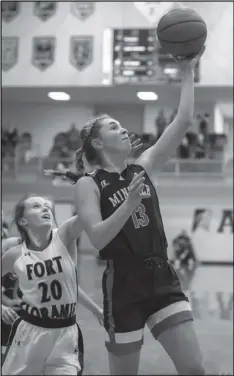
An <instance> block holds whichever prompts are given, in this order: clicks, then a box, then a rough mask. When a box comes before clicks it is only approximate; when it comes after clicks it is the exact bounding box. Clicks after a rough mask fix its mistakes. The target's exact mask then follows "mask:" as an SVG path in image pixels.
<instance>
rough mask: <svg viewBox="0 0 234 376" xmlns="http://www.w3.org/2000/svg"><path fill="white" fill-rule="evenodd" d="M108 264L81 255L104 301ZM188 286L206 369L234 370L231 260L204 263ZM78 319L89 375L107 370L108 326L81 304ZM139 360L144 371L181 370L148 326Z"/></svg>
mask: <svg viewBox="0 0 234 376" xmlns="http://www.w3.org/2000/svg"><path fill="white" fill-rule="evenodd" d="M104 268H105V266H104V265H103V264H100V263H97V260H96V259H95V257H94V256H90V255H89V256H88V255H87V256H84V255H82V256H80V266H79V270H80V285H81V287H82V288H83V289H84V290H85V291H86V292H87V293H88V294H89V295H90V296H91V297H92V298H93V299H94V300H95V301H96V302H97V303H98V304H100V305H101V304H102V294H101V278H102V272H103V270H104ZM182 283H183V284H184V286H185V287H187V288H188V287H189V290H188V293H187V295H188V296H189V297H190V301H191V304H192V309H193V314H194V317H195V326H196V329H197V334H198V338H199V341H200V344H201V347H202V351H203V355H204V361H205V367H206V372H207V373H209V374H216V375H218V374H219V373H220V374H221V373H222V374H229V375H233V268H232V266H201V267H199V268H198V269H197V270H196V272H195V274H194V275H193V276H192V280H190V283H188V281H187V280H186V278H184V277H183V276H182ZM77 316H78V322H79V324H80V327H81V329H82V332H83V336H84V344H85V369H84V375H108V374H109V371H108V361H107V353H106V349H105V345H104V329H103V328H102V327H100V325H99V323H98V322H97V321H96V320H95V318H94V317H93V316H92V314H90V313H89V312H87V311H86V310H85V308H83V307H82V306H78V315H77ZM144 338H145V340H144V346H143V349H142V354H141V361H140V369H139V374H140V375H146V374H147V375H159V374H160V375H161V374H176V371H175V368H174V366H173V364H172V362H171V360H170V359H169V358H168V356H167V354H166V353H165V351H164V350H163V349H162V347H161V346H160V344H159V343H158V342H156V341H155V340H154V339H153V338H152V336H151V334H150V332H149V331H148V329H147V328H146V329H145V336H144Z"/></svg>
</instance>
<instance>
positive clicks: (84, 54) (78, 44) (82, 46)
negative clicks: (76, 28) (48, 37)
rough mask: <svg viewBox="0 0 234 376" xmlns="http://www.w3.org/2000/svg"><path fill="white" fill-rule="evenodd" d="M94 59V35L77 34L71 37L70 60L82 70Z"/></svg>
mask: <svg viewBox="0 0 234 376" xmlns="http://www.w3.org/2000/svg"><path fill="white" fill-rule="evenodd" d="M92 61H93V37H92V36H81V37H80V36H77V37H75V36H74V37H71V39H70V62H71V64H72V65H73V66H74V67H75V68H76V69H78V70H79V71H82V70H83V69H85V68H87V67H88V66H89V65H90V64H91V63H92Z"/></svg>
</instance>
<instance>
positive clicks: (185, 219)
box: [162, 205, 233, 263]
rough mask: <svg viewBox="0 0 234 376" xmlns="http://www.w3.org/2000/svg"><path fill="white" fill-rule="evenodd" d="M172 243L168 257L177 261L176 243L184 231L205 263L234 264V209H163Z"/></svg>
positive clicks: (200, 259) (208, 207) (169, 244)
mask: <svg viewBox="0 0 234 376" xmlns="http://www.w3.org/2000/svg"><path fill="white" fill-rule="evenodd" d="M162 216H163V222H164V226H165V231H166V235H167V239H168V254H169V257H170V258H171V257H173V248H172V241H173V239H174V238H175V237H177V236H178V235H179V234H181V232H182V231H183V230H185V231H186V233H187V235H188V236H189V237H190V238H191V241H192V244H193V247H194V252H195V254H196V257H197V259H198V260H199V261H201V262H204V261H206V262H230V263H232V262H233V209H232V207H231V205H230V207H229V206H227V207H226V206H225V207H222V206H219V205H217V206H216V205H212V206H207V207H204V206H201V207H198V206H192V205H191V206H190V205H184V206H182V205H181V206H162Z"/></svg>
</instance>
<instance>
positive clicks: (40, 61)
mask: <svg viewBox="0 0 234 376" xmlns="http://www.w3.org/2000/svg"><path fill="white" fill-rule="evenodd" d="M55 42H56V39H55V37H34V38H33V56H32V64H33V65H34V66H35V67H37V68H38V69H40V70H41V71H44V70H45V69H47V68H48V67H49V66H50V65H52V64H53V62H54V56H55Z"/></svg>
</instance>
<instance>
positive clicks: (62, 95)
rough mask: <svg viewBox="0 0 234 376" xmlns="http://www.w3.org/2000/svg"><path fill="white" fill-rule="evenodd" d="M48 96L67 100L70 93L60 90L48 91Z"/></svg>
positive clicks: (57, 99) (56, 99) (58, 99)
mask: <svg viewBox="0 0 234 376" xmlns="http://www.w3.org/2000/svg"><path fill="white" fill-rule="evenodd" d="M48 97H49V98H51V99H53V100H54V101H69V99H70V95H68V94H67V93H64V92H62V91H51V92H50V93H48Z"/></svg>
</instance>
